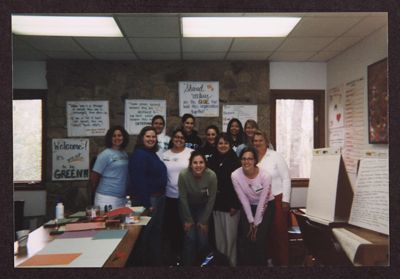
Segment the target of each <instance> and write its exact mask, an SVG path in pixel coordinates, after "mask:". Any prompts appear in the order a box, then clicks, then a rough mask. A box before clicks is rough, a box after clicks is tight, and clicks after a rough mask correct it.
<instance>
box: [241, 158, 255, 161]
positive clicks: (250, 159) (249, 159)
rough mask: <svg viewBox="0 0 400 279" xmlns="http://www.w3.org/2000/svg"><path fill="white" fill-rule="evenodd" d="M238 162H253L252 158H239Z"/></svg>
mask: <svg viewBox="0 0 400 279" xmlns="http://www.w3.org/2000/svg"><path fill="white" fill-rule="evenodd" d="M240 161H254V158H245V157H243V158H240Z"/></svg>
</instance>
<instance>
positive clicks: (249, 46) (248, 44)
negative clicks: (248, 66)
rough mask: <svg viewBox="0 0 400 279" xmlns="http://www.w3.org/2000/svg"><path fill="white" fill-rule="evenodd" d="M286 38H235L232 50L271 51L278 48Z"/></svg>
mask: <svg viewBox="0 0 400 279" xmlns="http://www.w3.org/2000/svg"><path fill="white" fill-rule="evenodd" d="M283 41H284V38H235V39H234V40H233V44H232V47H231V49H230V50H231V51H242V52H246V51H247V52H248V51H271V50H274V49H275V48H277V47H278V46H279V45H280V44H281V43H282V42H283Z"/></svg>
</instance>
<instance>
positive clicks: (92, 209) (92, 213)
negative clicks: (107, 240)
mask: <svg viewBox="0 0 400 279" xmlns="http://www.w3.org/2000/svg"><path fill="white" fill-rule="evenodd" d="M99 216H100V206H94V205H93V206H88V207H86V217H88V219H89V220H92V219H94V218H96V217H99Z"/></svg>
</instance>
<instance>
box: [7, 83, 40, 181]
mask: <svg viewBox="0 0 400 279" xmlns="http://www.w3.org/2000/svg"><path fill="white" fill-rule="evenodd" d="M44 113H45V91H43V90H14V96H13V166H14V167H13V174H14V175H13V177H14V185H15V186H16V187H17V188H25V187H26V188H29V189H32V188H33V187H32V186H35V187H34V188H43V187H40V186H43V180H44V167H43V166H44V159H45V156H44V151H45V144H44V141H45V137H44V135H45V127H44Z"/></svg>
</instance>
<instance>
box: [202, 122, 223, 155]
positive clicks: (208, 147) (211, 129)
mask: <svg viewBox="0 0 400 279" xmlns="http://www.w3.org/2000/svg"><path fill="white" fill-rule="evenodd" d="M218 134H219V129H218V127H217V126H215V125H209V126H208V127H207V128H206V141H205V143H204V145H203V146H202V147H201V148H200V149H199V150H200V151H201V152H202V153H203V154H204V156H205V157H206V161H207V162H208V161H209V160H210V158H211V157H212V156H213V155H214V153H215V151H216V141H215V139H216V137H217V135H218Z"/></svg>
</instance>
